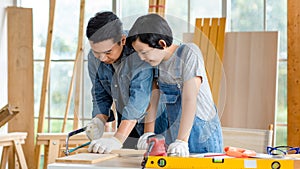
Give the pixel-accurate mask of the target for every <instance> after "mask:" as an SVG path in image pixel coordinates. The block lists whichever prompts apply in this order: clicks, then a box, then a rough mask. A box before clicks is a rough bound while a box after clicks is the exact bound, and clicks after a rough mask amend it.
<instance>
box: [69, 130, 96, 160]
mask: <svg viewBox="0 0 300 169" xmlns="http://www.w3.org/2000/svg"><path fill="white" fill-rule="evenodd" d="M86 129H87V127H83V128H81V129H78V130H74V131H72V132H70V133H68V135H67V138H66V150H65V152H64V153H65V155H66V156H68V155H69V154H70V153H72V152H74V151H76V150H78V149H80V148H82V147H85V146H87V145H89V144H91V142H86V143H84V144H82V145H80V146H77V147H75V148H72V149H70V150H69V139H70V137H71V136H74V135H76V134H78V133H81V132H84V131H85V130H86Z"/></svg>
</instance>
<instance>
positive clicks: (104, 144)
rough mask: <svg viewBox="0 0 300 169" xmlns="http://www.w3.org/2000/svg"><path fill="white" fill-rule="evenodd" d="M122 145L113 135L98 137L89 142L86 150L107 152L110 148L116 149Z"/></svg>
mask: <svg viewBox="0 0 300 169" xmlns="http://www.w3.org/2000/svg"><path fill="white" fill-rule="evenodd" d="M122 147H123V144H122V143H121V142H120V141H119V140H118V139H117V138H115V137H110V138H100V139H98V140H93V141H92V142H91V144H90V145H89V148H88V151H89V152H93V153H100V154H108V153H110V152H111V151H112V150H118V149H121V148H122Z"/></svg>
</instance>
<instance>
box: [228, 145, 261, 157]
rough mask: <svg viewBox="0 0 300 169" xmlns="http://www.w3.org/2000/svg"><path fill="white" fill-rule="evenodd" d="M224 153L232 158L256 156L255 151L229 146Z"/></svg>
mask: <svg viewBox="0 0 300 169" xmlns="http://www.w3.org/2000/svg"><path fill="white" fill-rule="evenodd" d="M224 151H225V152H226V155H228V156H230V157H237V158H247V157H254V156H256V152H255V151H253V150H247V149H244V148H238V147H231V146H227V147H225V148H224Z"/></svg>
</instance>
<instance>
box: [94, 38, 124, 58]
mask: <svg viewBox="0 0 300 169" xmlns="http://www.w3.org/2000/svg"><path fill="white" fill-rule="evenodd" d="M89 42H90V45H91V48H92V51H93V53H94V55H95V57H96V58H97V59H99V60H100V61H102V62H104V63H106V64H112V63H114V62H115V61H116V60H118V59H119V57H120V55H121V53H122V50H123V46H124V44H125V38H124V37H122V39H121V40H120V41H119V42H115V43H114V41H113V39H108V40H104V41H101V42H98V43H93V42H92V41H89Z"/></svg>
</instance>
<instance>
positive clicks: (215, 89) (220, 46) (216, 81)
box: [211, 18, 226, 107]
mask: <svg viewBox="0 0 300 169" xmlns="http://www.w3.org/2000/svg"><path fill="white" fill-rule="evenodd" d="M225 27H226V18H219V27H218V38H217V44H216V51H217V53H216V55H217V56H216V60H215V62H214V64H215V65H214V75H213V83H212V87H211V89H212V95H213V98H214V102H215V104H216V105H217V106H218V107H219V100H220V88H221V82H222V76H224V75H225V74H224V72H223V70H224V69H223V57H224V40H225Z"/></svg>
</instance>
